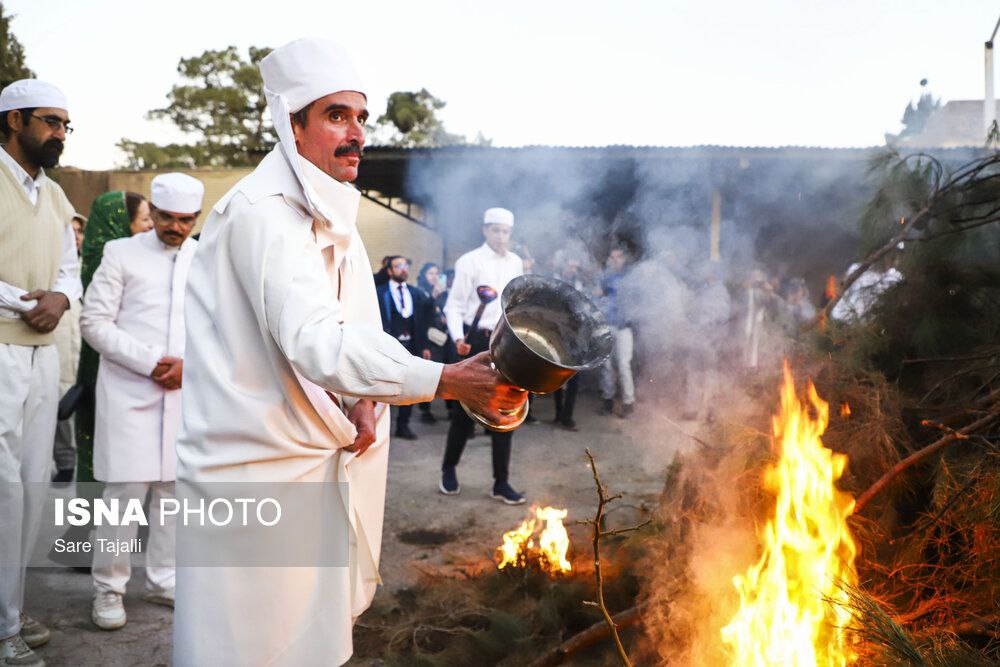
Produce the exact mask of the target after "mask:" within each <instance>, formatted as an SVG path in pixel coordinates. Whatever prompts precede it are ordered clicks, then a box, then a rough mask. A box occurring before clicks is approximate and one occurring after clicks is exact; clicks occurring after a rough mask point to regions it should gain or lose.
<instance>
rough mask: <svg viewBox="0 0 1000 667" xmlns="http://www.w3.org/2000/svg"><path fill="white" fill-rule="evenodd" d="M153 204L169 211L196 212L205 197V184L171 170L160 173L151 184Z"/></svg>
mask: <svg viewBox="0 0 1000 667" xmlns="http://www.w3.org/2000/svg"><path fill="white" fill-rule="evenodd" d="M151 190H152V194H153V196H152V202H153V206H155V207H156V208H159V209H162V210H164V211H170V212H171V213H188V214H190V213H197V212H198V211H200V210H201V203H202V199H203V198H204V197H205V186H204V184H203V183H202V182H201V181H199V180H198V179H197V178H194V177H193V176H188V175H187V174H181V173H178V172H172V173H170V174H160V175H159V176H157V177H156V178H154V179H153V183H152V185H151Z"/></svg>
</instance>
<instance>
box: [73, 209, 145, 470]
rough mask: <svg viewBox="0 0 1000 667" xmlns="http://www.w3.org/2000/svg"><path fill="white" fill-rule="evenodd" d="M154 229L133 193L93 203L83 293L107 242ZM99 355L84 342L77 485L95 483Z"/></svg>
mask: <svg viewBox="0 0 1000 667" xmlns="http://www.w3.org/2000/svg"><path fill="white" fill-rule="evenodd" d="M152 228H153V219H152V218H151V217H150V214H149V202H147V201H146V199H145V198H144V197H143V196H142V195H140V194H136V193H134V192H124V191H122V190H115V191H112V192H105V193H104V194H103V195H101V196H100V197H98V198H97V199H95V200H94V203H93V205H92V206H91V207H90V217H89V218H88V220H87V228H86V230H85V231H84V234H83V244H82V245H81V246H80V264H81V268H80V280H81V281H82V282H83V289H84V290H86V289H87V286H88V285H90V281H91V279H92V278H93V277H94V272H96V271H97V267H99V266H100V265H101V257H103V255H104V244H105V243H107V242H108V241H114V240H115V239H120V238H124V237H126V236H132V235H133V234H138V233H140V232H144V231H147V230H149V229H152ZM99 363H100V355H98V354H97V352H95V351H94V349H93V348H92V347H90V346H89V345H87V342H86V341H84V342H83V346H82V349H81V350H80V370H79V371H78V372H77V376H76V383H77V384H78V385H79V386H81V387H83V395H82V396H81V398H80V403H79V405H78V406H77V408H76V447H77V457H76V461H77V463H76V479H77V481H78V482H93V481H94V386H95V385H96V383H97V367H98V364H99Z"/></svg>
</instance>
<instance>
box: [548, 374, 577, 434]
mask: <svg viewBox="0 0 1000 667" xmlns="http://www.w3.org/2000/svg"><path fill="white" fill-rule="evenodd" d="M579 387H580V374H579V373H577V374H576V375H574V376H573V377H571V378H570V379H569V382H567V383H566V384H565V385H563V386H562V387H559V388H558V389H556V391H555V394H554V395H553V399H554V400H555V403H556V421H559V422H563V423H566V422H568V421H570V420H571V419H573V409H574V408H575V407H576V393H577V390H578V389H579Z"/></svg>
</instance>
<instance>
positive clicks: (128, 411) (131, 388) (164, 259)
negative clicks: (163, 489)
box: [80, 230, 198, 482]
mask: <svg viewBox="0 0 1000 667" xmlns="http://www.w3.org/2000/svg"><path fill="white" fill-rule="evenodd" d="M197 245H198V242H197V241H195V240H194V239H187V240H186V241H184V243H183V245H181V247H180V249H179V250H178V249H171V248H168V247H167V246H165V245H164V244H163V243H161V242H160V240H159V238H158V237H157V236H156V232H155V231H152V230H151V231H148V232H143V233H142V234H136V235H135V236H132V237H129V238H124V239H117V240H115V241H110V242H109V243H107V244H106V245H105V246H104V255H103V257H102V259H101V265H100V267H98V269H97V271H96V272H95V273H94V278H93V280H92V281H91V283H90V285H89V286H88V287H87V293H86V295H85V296H84V303H83V310H82V311H81V312H80V330H81V332H82V333H83V337H84V339H85V340H86V341H87V342H88V343H90V346H91V347H93V348H94V349H95V350H97V352H98V353H100V355H101V365H100V367H99V369H98V371H97V387H96V396H95V399H96V406H95V407H96V412H95V416H94V419H95V421H94V477H95V478H96V479H98V480H100V481H102V482H159V481H162V482H167V481H172V480H173V479H174V477H175V475H176V469H177V456H176V452H175V449H174V445H175V442H176V438H177V429H178V427H179V425H180V419H181V392H180V390H177V389H174V390H167V389H164V388H163V387H161V386H160V385H158V384H156V383H155V382H154V381H153V379H152V378H150V377H149V375H150V373H152V372H153V369H154V368H155V367H156V362H157V361H158V360H159V359H160V358H161V357H164V356H172V357H181V358H183V357H184V285H185V282H186V279H187V272H188V267H189V266H190V264H191V258H192V257H193V256H194V250H195V247H197ZM186 370H187V369H185V371H186Z"/></svg>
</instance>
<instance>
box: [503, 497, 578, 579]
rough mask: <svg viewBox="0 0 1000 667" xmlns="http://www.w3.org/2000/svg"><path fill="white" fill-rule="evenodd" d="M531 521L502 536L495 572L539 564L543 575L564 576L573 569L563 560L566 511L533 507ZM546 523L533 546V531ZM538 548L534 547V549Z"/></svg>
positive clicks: (565, 538)
mask: <svg viewBox="0 0 1000 667" xmlns="http://www.w3.org/2000/svg"><path fill="white" fill-rule="evenodd" d="M531 512H532V514H533V515H534V517H529V518H527V519H525V520H524V521H522V522H521V525H520V526H518V527H517V528H515V529H514V530H510V531H507V532H506V533H504V534H503V544H502V545H500V546H499V547H497V559H498V560H497V569H499V570H502V569H504V568H505V567H507V566H511V567H521V568H523V567H528V565H529V564H531V563H538V566H539V567H540V568H541V569H542V571H544V572H547V573H549V574H565V573H567V572H571V571H572V569H573V567H572V565H571V564H570V562H569V561H568V560H567V559H566V552H567V551H568V550H569V534H568V533H567V532H566V528H565V526H563V519H565V518H566V515H567V514H568V513H569V511H568V510H564V509H556V508H555V507H544V508H542V507H537V506H536V507H532V508H531ZM543 521H544V522H545V528H544V529H543V530H542V531H541V535H539V537H538V541H537V543H536V541H535V539H534V534H535V532H536V527H540V526H541V525H542V522H543ZM536 544H537V546H536Z"/></svg>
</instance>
